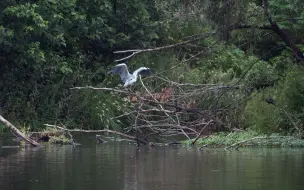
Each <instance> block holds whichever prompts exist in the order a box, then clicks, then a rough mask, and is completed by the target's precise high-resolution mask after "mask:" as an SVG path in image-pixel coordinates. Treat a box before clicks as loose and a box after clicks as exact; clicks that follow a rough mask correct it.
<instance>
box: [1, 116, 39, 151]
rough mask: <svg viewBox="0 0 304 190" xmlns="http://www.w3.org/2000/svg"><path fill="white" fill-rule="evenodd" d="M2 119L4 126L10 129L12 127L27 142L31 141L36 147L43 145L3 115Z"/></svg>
mask: <svg viewBox="0 0 304 190" xmlns="http://www.w3.org/2000/svg"><path fill="white" fill-rule="evenodd" d="M0 121H1V123H3V125H4V126H6V127H8V128H9V129H11V130H12V131H13V133H14V134H15V135H17V136H18V137H21V138H22V139H24V140H25V141H26V142H28V143H30V144H31V145H32V146H35V147H38V146H41V145H40V144H39V143H37V142H36V141H34V140H33V139H30V138H28V137H27V136H26V135H24V134H23V133H22V132H21V131H20V130H19V129H18V128H17V127H15V126H14V125H13V124H11V123H10V122H9V121H7V120H6V119H5V118H4V117H2V116H1V115H0Z"/></svg>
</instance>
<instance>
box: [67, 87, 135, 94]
mask: <svg viewBox="0 0 304 190" xmlns="http://www.w3.org/2000/svg"><path fill="white" fill-rule="evenodd" d="M70 89H71V90H81V89H92V90H106V91H112V92H118V93H124V94H134V93H132V92H129V91H126V90H119V89H115V88H96V87H93V86H82V87H73V88H70Z"/></svg>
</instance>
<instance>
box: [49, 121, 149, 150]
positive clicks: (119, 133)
mask: <svg viewBox="0 0 304 190" xmlns="http://www.w3.org/2000/svg"><path fill="white" fill-rule="evenodd" d="M44 125H45V126H49V127H56V128H58V129H61V130H67V131H69V132H82V133H112V134H115V135H119V136H122V137H125V138H127V139H131V140H133V141H137V140H138V141H139V142H140V143H142V144H144V145H147V144H148V142H147V141H145V140H142V139H140V138H136V137H133V136H131V135H127V134H124V133H121V132H118V131H113V130H109V129H102V130H83V129H66V128H63V127H59V126H56V125H49V124H44Z"/></svg>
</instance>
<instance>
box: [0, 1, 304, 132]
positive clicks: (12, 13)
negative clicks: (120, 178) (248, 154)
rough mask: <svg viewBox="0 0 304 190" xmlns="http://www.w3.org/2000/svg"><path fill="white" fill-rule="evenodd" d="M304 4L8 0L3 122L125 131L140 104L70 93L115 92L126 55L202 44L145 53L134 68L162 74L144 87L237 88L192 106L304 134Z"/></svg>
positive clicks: (0, 25)
mask: <svg viewBox="0 0 304 190" xmlns="http://www.w3.org/2000/svg"><path fill="white" fill-rule="evenodd" d="M303 7H304V2H303V1H300V0H269V2H268V1H261V0H256V1H249V0H213V1H211V0H191V1H176V0H168V1H161V0H153V1H150V0H125V1H120V0H103V1H100V0H81V1H80V0H41V1H40V0H37V1H31V0H20V1H14V0H2V1H1V2H0V80H1V82H0V89H1V96H0V114H1V115H3V116H5V117H6V118H7V119H8V120H11V121H13V122H14V123H18V124H19V125H21V126H23V127H28V126H30V127H31V128H32V129H41V128H43V127H44V126H43V124H44V123H63V124H64V125H65V126H67V127H70V128H83V129H97V128H98V129H100V128H110V129H122V128H125V127H126V126H129V125H130V123H131V122H132V121H133V119H134V118H132V117H120V118H116V119H113V118H115V116H118V115H121V114H123V113H126V112H128V111H130V110H132V109H134V106H135V105H134V104H132V103H130V102H126V101H124V99H123V98H122V97H121V95H117V94H113V93H109V92H104V91H94V90H81V91H77V90H71V89H70V88H71V87H73V86H87V85H91V86H95V87H112V88H113V87H116V86H117V85H118V84H119V83H120V82H119V79H118V77H112V76H108V75H107V74H106V73H107V71H108V70H109V69H110V68H111V67H113V66H114V64H115V62H114V60H116V59H119V58H122V57H123V56H127V54H124V55H120V54H113V52H114V51H116V50H126V49H146V48H154V47H161V46H165V45H169V44H176V43H180V42H183V41H187V40H192V39H194V40H193V42H192V43H187V44H183V45H180V46H175V47H173V48H167V49H163V50H160V51H151V52H145V53H141V54H138V55H136V56H133V57H132V58H131V59H129V60H127V62H128V65H129V66H130V68H131V70H133V69H134V68H137V67H139V66H143V65H145V66H148V67H150V68H152V70H153V71H154V73H155V76H158V77H159V78H157V77H152V78H150V80H145V83H146V85H147V86H148V88H149V89H155V91H158V90H160V89H161V88H164V87H166V86H169V85H170V82H169V83H165V84H164V81H163V80H161V79H160V78H162V79H166V80H168V81H171V83H172V81H173V82H176V83H184V84H186V83H191V84H213V85H216V86H220V85H226V86H230V87H227V88H225V89H223V90H215V91H212V92H208V93H205V94H199V96H196V97H193V102H194V103H193V104H194V106H192V107H195V108H196V109H199V110H208V116H210V117H212V118H213V119H216V120H217V121H218V122H220V123H221V125H223V126H224V128H225V129H228V130H233V129H244V128H251V129H252V130H255V131H257V132H261V133H272V132H278V133H284V134H294V135H298V136H300V137H303V130H304V83H303V80H304V70H303V65H304V58H303V57H304V55H303V53H302V52H303V51H304V46H303V44H304V38H303V32H304V9H303ZM195 39H197V40H195ZM135 88H136V90H137V91H143V88H142V87H141V85H140V83H138V84H137V85H136V87H135ZM218 89H219V88H218ZM191 90H192V91H193V90H195V89H193V88H192V89H191ZM158 119H160V118H158ZM181 119H183V120H189V119H191V118H188V117H187V118H181Z"/></svg>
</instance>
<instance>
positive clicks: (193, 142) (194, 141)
mask: <svg viewBox="0 0 304 190" xmlns="http://www.w3.org/2000/svg"><path fill="white" fill-rule="evenodd" d="M212 122H213V120H210V121H209V122H208V123H207V124H206V125H205V126H204V127H203V128H202V130H201V132H200V133H199V134H198V135H197V137H196V138H195V139H194V140H193V141H192V143H191V144H192V145H194V144H195V143H196V141H197V140H198V138H199V137H200V136H201V135H202V133H203V131H204V130H205V129H206V127H208V126H209V125H210V124H211V123H212Z"/></svg>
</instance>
